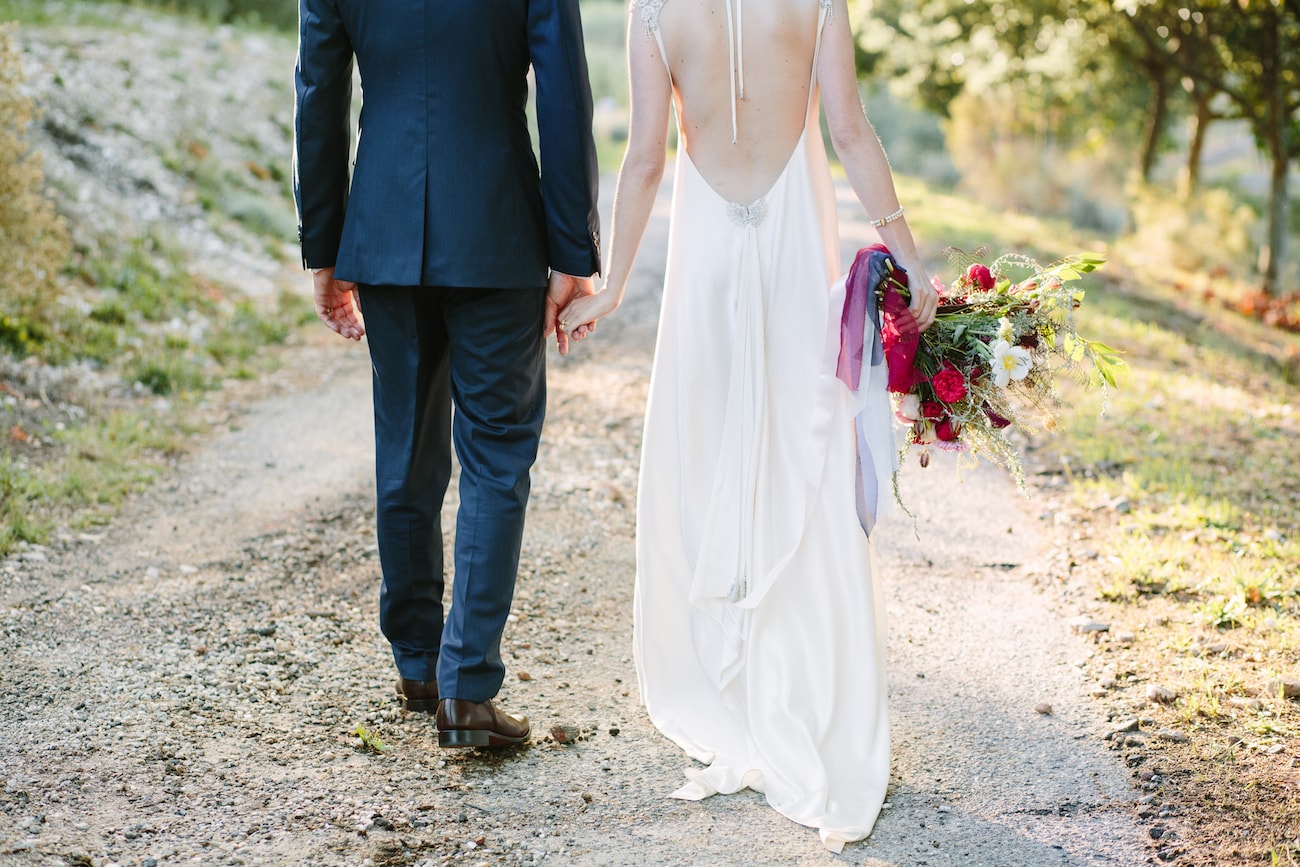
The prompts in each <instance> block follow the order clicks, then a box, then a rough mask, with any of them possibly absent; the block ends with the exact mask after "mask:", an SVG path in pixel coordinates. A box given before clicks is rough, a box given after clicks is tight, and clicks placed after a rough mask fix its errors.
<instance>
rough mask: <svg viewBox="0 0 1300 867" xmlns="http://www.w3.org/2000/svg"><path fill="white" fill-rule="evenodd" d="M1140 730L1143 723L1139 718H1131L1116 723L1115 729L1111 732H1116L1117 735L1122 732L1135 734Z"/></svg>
mask: <svg viewBox="0 0 1300 867" xmlns="http://www.w3.org/2000/svg"><path fill="white" fill-rule="evenodd" d="M1140 728H1142V723H1141V722H1140V721H1139V720H1138V718H1137V717H1129V718H1128V719H1126V720H1121V721H1120V722H1118V723H1116V724H1115V727H1114V728H1113V729H1111V731H1113V732H1115V733H1116V734H1119V733H1121V732H1135V731H1137V730H1138V729H1140Z"/></svg>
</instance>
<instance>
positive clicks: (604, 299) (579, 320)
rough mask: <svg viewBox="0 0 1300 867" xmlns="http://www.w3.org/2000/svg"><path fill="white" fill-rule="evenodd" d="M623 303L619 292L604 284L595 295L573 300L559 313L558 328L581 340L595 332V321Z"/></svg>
mask: <svg viewBox="0 0 1300 867" xmlns="http://www.w3.org/2000/svg"><path fill="white" fill-rule="evenodd" d="M622 301H623V295H622V293H621V292H615V291H614V290H613V289H611V288H610V287H609V284H605V286H604V287H602V288H601V290H600V291H599V292H597V293H595V294H594V295H593V294H589V295H586V296H584V297H582V298H578V299H575V300H574V301H573V302H572V303H570V304H569V305H568V306H567V307H565V308H564V310H563V311H562V312H561V313H560V328H561V329H563V330H566V331H568V332H569V336H570V337H572V338H573V339H574V340H581V339H582V338H584V337H586V336H587V335H588V334H590V333H591V332H593V331H595V330H596V322H597V320H599V319H601V318H603V317H605V316H608V315H609V314H611V313H613V312H614V311H615V310H617V309H618V305H619V304H621V303H622Z"/></svg>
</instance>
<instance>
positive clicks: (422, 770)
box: [0, 194, 1148, 867]
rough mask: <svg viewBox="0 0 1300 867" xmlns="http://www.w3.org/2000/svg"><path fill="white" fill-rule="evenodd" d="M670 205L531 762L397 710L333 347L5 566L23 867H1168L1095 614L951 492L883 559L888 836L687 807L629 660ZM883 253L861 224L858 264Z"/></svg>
mask: <svg viewBox="0 0 1300 867" xmlns="http://www.w3.org/2000/svg"><path fill="white" fill-rule="evenodd" d="M842 195H843V194H842ZM604 200H605V201H606V202H608V201H609V196H608V195H606V196H605V197H604ZM842 204H844V205H845V208H843V209H842V210H843V211H844V216H845V217H848V216H850V215H851V214H852V210H851V209H849V208H848V202H847V199H844V200H842ZM666 205H667V199H666V197H665V198H661V202H660V207H659V209H658V211H657V213H656V216H655V219H654V223H653V225H652V227H651V232H650V236H649V238H648V240H647V244H646V247H645V248H644V250H643V254H642V261H641V266H640V270H639V271H638V273H637V275H636V279H635V283H634V285H633V287H632V289H631V291H630V296H631V300H630V301H629V303H628V305H627V306H626V307H625V309H624V310H623V311H621V314H620V317H619V318H617V319H615V320H611V321H609V322H607V323H604V324H602V327H601V330H600V331H599V333H598V335H597V336H596V337H595V338H593V339H592V340H589V341H587V342H586V343H584V344H583V345H582V347H581V348H580V350H579V351H577V352H576V353H575V354H574V355H573V356H571V357H570V358H569V359H560V358H559V357H558V356H553V357H552V359H551V363H552V365H551V373H550V383H551V385H550V388H551V404H550V415H549V418H548V426H547V429H546V434H545V442H544V444H543V449H542V458H541V461H540V463H539V464H538V466H537V469H536V473H535V477H534V478H535V482H534V496H533V501H532V507H531V512H530V523H529V528H528V532H527V536H526V539H525V551H524V564H523V568H522V574H521V576H520V583H519V594H518V600H517V603H516V608H515V612H516V613H515V614H514V616H513V618H512V623H511V625H510V627H509V630H508V632H507V636H506V647H507V655H508V662H509V665H510V673H509V676H508V678H507V683H506V687H505V691H504V694H503V697H502V700H503V703H504V704H506V705H507V706H509V707H511V708H512V709H517V710H520V711H522V712H525V713H527V714H528V715H529V716H530V717H532V719H533V721H534V725H535V731H536V732H537V734H538V735H539V740H538V742H537V743H536V744H535V745H534V746H533V747H532V748H530V749H528V750H526V751H521V752H515V753H505V754H501V755H478V754H465V753H455V754H449V753H446V752H440V751H439V750H438V748H437V746H436V739H435V738H434V732H433V729H432V726H431V725H430V723H429V721H428V720H427V718H424V717H420V716H408V715H405V714H404V713H402V712H401V711H400V710H398V709H397V706H396V704H395V701H394V699H393V697H392V694H391V691H392V679H393V668H392V663H391V660H390V658H389V655H388V652H387V649H386V647H385V645H384V643H383V641H382V638H381V637H380V636H379V634H378V628H377V625H376V623H377V617H376V601H377V600H376V596H377V592H376V591H377V586H378V583H377V573H378V563H377V559H376V554H375V543H374V537H373V511H372V507H371V496H372V487H371V467H370V460H371V443H370V416H369V412H370V409H369V381H368V375H369V370H368V364H367V361H366V357H365V353H364V350H363V349H362V348H359V347H347V346H344V345H342V343H341V342H336V341H328V340H326V339H325V335H324V334H323V333H322V334H319V335H317V337H316V338H313V339H312V340H311V341H310V345H308V346H305V347H301V348H298V349H295V350H294V351H293V352H292V354H291V356H290V358H289V366H288V367H287V368H286V370H285V371H283V372H282V373H281V374H280V375H278V377H277V378H276V379H275V380H274V381H272V382H271V383H269V388H270V391H271V392H272V394H271V396H269V397H267V398H265V399H264V400H261V401H259V402H257V403H255V404H252V405H249V406H247V407H245V408H243V409H238V408H237V409H235V410H234V412H233V413H232V416H231V418H230V421H229V423H228V424H227V425H226V426H225V427H226V430H225V432H223V433H219V434H218V435H216V436H214V437H213V438H212V439H211V441H210V442H208V443H207V445H206V446H205V447H203V448H202V449H201V450H200V451H198V452H197V453H196V454H195V455H194V456H193V457H192V459H189V460H187V461H186V462H184V464H183V465H182V466H180V467H179V469H178V470H177V471H176V472H175V473H174V475H173V476H172V477H170V478H169V479H167V480H165V481H164V482H163V483H161V484H159V485H158V486H157V487H156V488H155V489H154V490H152V491H151V492H150V493H149V494H147V495H144V496H141V497H140V498H138V499H137V500H136V501H134V502H133V503H132V504H131V505H130V506H129V507H128V508H127V509H126V510H125V511H124V513H123V514H122V515H121V516H120V518H119V519H118V520H117V521H116V522H115V523H114V524H113V525H112V526H111V527H110V528H108V529H107V530H106V531H105V532H104V533H102V534H77V533H66V534H64V535H63V537H62V538H61V540H60V541H59V542H57V543H56V544H53V545H51V546H50V547H48V548H45V549H28V550H27V551H25V552H23V553H21V554H20V555H19V556H18V557H15V558H10V559H9V560H7V561H5V562H4V563H3V564H0V656H2V657H3V659H4V665H3V671H2V672H0V718H2V719H3V720H4V722H5V726H4V729H5V732H4V733H5V737H4V739H3V742H0V862H3V863H6V864H15V865H28V864H30V865H37V864H40V865H53V864H58V863H63V864H96V865H106V864H111V863H117V864H122V865H127V864H133V865H134V864H142V865H153V864H171V863H181V862H185V863H203V864H255V863H267V864H277V863H312V864H367V863H369V864H377V865H379V864H407V863H411V864H414V863H428V864H441V863H453V862H454V863H467V864H498V863H524V864H527V863H540V862H545V863H550V864H828V863H833V862H836V861H840V862H845V863H852V864H864V865H879V867H883V865H897V867H913V865H962V867H970V865H988V867H995V865H996V867H1017V865H1023V867H1030V865H1032V867H1041V865H1085V864H1088V865H1093V864H1105V865H1134V864H1142V863H1146V862H1147V859H1148V855H1147V850H1146V849H1145V848H1144V845H1143V843H1142V841H1141V839H1140V834H1139V829H1138V826H1137V824H1136V822H1135V821H1134V816H1133V807H1132V805H1133V802H1134V801H1135V800H1136V799H1137V798H1138V797H1139V796H1140V795H1141V794H1142V793H1141V792H1140V791H1138V790H1136V789H1134V788H1133V787H1132V786H1131V784H1130V782H1129V777H1128V772H1127V771H1126V770H1125V769H1124V768H1123V767H1121V766H1120V764H1119V762H1118V761H1116V760H1115V759H1114V758H1112V757H1111V756H1110V755H1109V754H1108V753H1107V752H1106V751H1105V748H1104V747H1105V744H1104V743H1103V742H1102V740H1101V737H1100V736H1101V735H1102V734H1103V733H1104V732H1105V728H1106V723H1105V720H1104V718H1103V717H1102V716H1101V713H1102V711H1101V709H1100V707H1099V706H1097V705H1095V704H1093V703H1092V702H1091V700H1090V699H1088V698H1087V697H1086V695H1085V686H1084V683H1083V680H1082V678H1081V677H1080V674H1079V672H1078V669H1077V668H1076V667H1075V665H1074V663H1076V662H1078V661H1079V660H1081V659H1082V658H1084V657H1085V656H1086V655H1087V654H1088V653H1089V645H1088V644H1087V643H1086V642H1085V641H1084V640H1082V639H1080V638H1076V637H1073V636H1072V635H1071V634H1070V632H1069V629H1068V628H1067V626H1066V624H1065V617H1066V616H1068V615H1069V614H1072V613H1076V612H1073V611H1069V610H1062V609H1060V608H1059V606H1056V605H1055V604H1054V603H1053V598H1052V597H1050V596H1047V595H1044V593H1043V592H1042V591H1040V590H1039V589H1038V588H1039V587H1041V586H1050V582H1049V581H1047V580H1045V577H1044V576H1045V574H1046V566H1045V563H1046V562H1047V559H1048V552H1049V547H1050V544H1051V538H1050V537H1049V536H1048V535H1047V534H1048V531H1049V530H1052V527H1051V525H1050V523H1049V522H1045V521H1043V520H1041V519H1040V517H1039V516H1038V510H1039V509H1041V508H1042V507H1041V505H1040V506H1035V505H1034V504H1032V503H1027V502H1026V501H1025V500H1024V499H1023V498H1021V497H1020V496H1019V495H1018V494H1017V493H1016V492H1015V490H1014V488H1013V487H1012V486H1011V484H1010V483H1009V482H1008V481H1006V480H1005V479H1004V478H1002V477H1001V476H1000V475H999V474H998V473H997V472H995V471H977V472H966V473H964V476H963V477H964V481H963V482H962V483H961V484H960V485H959V484H957V483H956V477H955V469H954V466H953V463H952V461H950V460H944V459H940V460H936V461H934V462H933V463H932V464H931V466H930V468H929V469H928V470H925V471H920V470H919V469H918V468H915V467H909V468H908V470H907V472H906V476H905V480H904V486H905V490H906V492H907V496H908V500H909V503H910V505H911V506H912V508H913V509H914V511H915V512H916V513H917V514H918V515H919V516H920V520H919V523H918V526H917V530H918V533H919V537H920V538H919V540H918V539H917V538H916V537H915V536H914V535H913V533H912V527H911V525H910V523H908V522H907V521H905V520H899V519H898V518H894V519H892V520H891V521H890V522H889V523H887V524H886V525H884V526H883V527H882V529H881V530H880V531H879V533H878V535H877V538H878V540H879V542H880V553H881V558H880V559H881V562H882V564H883V573H884V576H885V581H886V583H887V588H888V590H887V597H888V604H889V612H888V614H889V621H890V643H889V656H890V659H889V665H890V683H891V689H890V692H891V705H892V717H893V738H894V748H893V782H892V787H891V792H890V800H889V805H888V809H887V810H886V811H885V812H884V814H883V815H882V817H881V819H880V822H879V824H878V825H877V828H876V831H875V833H874V834H873V835H872V837H871V838H870V839H869V840H868V841H866V842H865V843H862V844H858V845H854V846H851V847H848V848H847V849H846V850H845V852H844V854H843V855H842V856H839V857H836V856H833V855H831V854H829V853H827V852H826V851H824V850H823V849H822V848H821V846H820V844H819V842H818V840H817V835H816V833H815V832H813V831H810V830H808V829H805V828H801V827H799V826H797V825H794V824H793V823H791V822H789V821H787V820H786V819H784V818H782V817H781V816H779V815H778V814H776V813H775V812H774V811H772V810H770V809H769V808H767V807H766V806H765V804H764V803H763V801H762V799H761V796H759V795H756V794H741V795H736V796H729V797H716V798H713V799H710V800H708V801H705V802H703V803H698V804H696V803H685V802H680V801H673V800H669V799H667V798H666V797H665V796H666V795H667V794H668V793H669V792H671V791H672V790H673V789H675V788H676V787H677V786H678V785H679V783H680V781H681V778H682V769H683V768H684V767H685V766H686V765H687V764H688V762H687V760H686V759H685V758H684V757H683V756H682V755H681V754H680V753H679V752H678V751H677V750H676V749H675V748H674V747H673V746H672V745H671V744H670V743H668V742H667V741H665V740H664V739H663V738H661V737H660V736H659V735H658V734H657V733H656V732H655V731H654V730H653V729H652V728H651V727H650V725H649V724H648V722H647V721H646V719H645V717H644V716H643V714H642V712H641V710H640V708H639V704H638V698H637V694H636V676H635V672H634V670H633V666H632V661H631V651H630V632H631V591H632V581H633V568H634V566H633V548H632V531H633V514H632V504H633V503H634V499H635V484H636V476H635V472H636V456H637V452H638V448H639V437H640V416H641V410H642V404H643V400H644V395H645V390H646V383H647V377H648V373H649V366H650V360H651V352H652V345H653V334H654V328H655V315H656V305H657V289H656V287H657V285H658V281H659V278H660V277H661V275H662V269H663V250H664V245H665V241H666V224H665V221H666ZM606 221H607V223H606V224H608V215H606ZM865 231H866V230H865V228H864V227H863V226H862V225H861V224H860V223H852V222H847V221H846V223H845V225H844V227H843V233H844V236H845V241H844V251H845V254H846V256H848V255H851V253H852V251H853V250H854V249H856V248H857V247H858V246H859V245H860V244H861V243H863V242H864V241H865V240H866V234H865ZM846 261H847V259H846ZM453 509H454V503H450V504H449V505H448V515H449V520H448V523H450V515H451V514H454V512H453ZM1040 703H1050V704H1051V706H1052V708H1053V709H1054V713H1053V714H1052V715H1050V716H1049V715H1042V714H1039V713H1037V712H1036V711H1035V705H1037V704H1040ZM359 726H360V727H362V728H364V730H365V731H366V732H367V733H368V734H369V735H370V736H372V737H375V738H378V739H379V740H381V741H382V742H383V748H382V749H379V748H378V747H379V744H377V743H376V744H374V746H373V747H365V746H363V745H362V742H361V739H360V738H359V737H358V735H357V733H356V732H357V730H358V727H359ZM552 731H553V732H554V735H548V734H547V733H548V732H552ZM559 740H563V741H566V742H565V743H560V742H558V741H559Z"/></svg>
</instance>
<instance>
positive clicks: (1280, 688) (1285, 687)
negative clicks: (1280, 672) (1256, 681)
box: [1268, 680, 1300, 698]
mask: <svg viewBox="0 0 1300 867" xmlns="http://www.w3.org/2000/svg"><path fill="white" fill-rule="evenodd" d="M1268 691H1269V692H1270V693H1272V694H1273V695H1281V696H1282V697H1283V698H1300V680H1279V681H1275V682H1273V683H1271V684H1269V688H1268Z"/></svg>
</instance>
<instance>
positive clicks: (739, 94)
mask: <svg viewBox="0 0 1300 867" xmlns="http://www.w3.org/2000/svg"><path fill="white" fill-rule="evenodd" d="M724 2H725V3H726V6H727V53H728V55H729V56H730V60H731V70H730V72H729V74H728V76H727V77H728V79H729V81H730V84H731V143H732V144H736V143H737V142H738V141H739V139H740V127H739V125H738V124H737V122H736V106H737V104H738V102H739V101H740V100H742V99H744V98H745V39H744V37H745V14H744V8H745V7H744V0H735V3H736V10H735V12H734V13H733V12H732V9H731V3H732V0H724Z"/></svg>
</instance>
